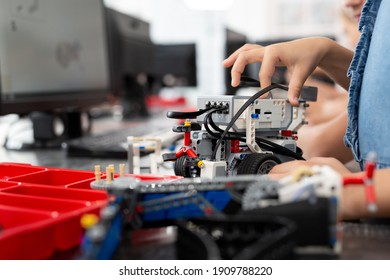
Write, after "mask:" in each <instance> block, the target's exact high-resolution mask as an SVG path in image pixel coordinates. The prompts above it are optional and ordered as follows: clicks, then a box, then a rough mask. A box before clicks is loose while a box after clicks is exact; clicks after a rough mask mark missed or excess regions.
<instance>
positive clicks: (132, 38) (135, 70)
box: [106, 8, 155, 117]
mask: <svg viewBox="0 0 390 280" xmlns="http://www.w3.org/2000/svg"><path fill="white" fill-rule="evenodd" d="M106 18H107V28H108V42H109V54H110V67H111V81H112V88H113V93H114V95H116V96H118V97H120V98H121V99H122V106H123V109H124V116H125V117H134V116H146V115H148V111H147V108H146V105H145V97H146V94H148V91H149V90H150V80H151V79H153V77H154V61H155V58H154V57H155V48H154V44H153V43H152V40H151V38H150V24H149V23H148V22H146V21H144V20H142V19H139V18H137V17H134V16H132V15H129V14H124V13H121V12H119V11H116V10H113V9H111V8H106Z"/></svg>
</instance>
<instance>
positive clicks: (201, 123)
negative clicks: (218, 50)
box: [163, 84, 317, 178]
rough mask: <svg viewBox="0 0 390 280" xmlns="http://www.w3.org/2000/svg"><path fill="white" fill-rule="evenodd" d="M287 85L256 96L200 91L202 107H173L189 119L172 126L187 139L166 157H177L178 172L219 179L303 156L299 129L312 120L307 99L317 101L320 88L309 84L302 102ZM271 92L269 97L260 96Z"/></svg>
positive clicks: (172, 115)
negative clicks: (186, 109)
mask: <svg viewBox="0 0 390 280" xmlns="http://www.w3.org/2000/svg"><path fill="white" fill-rule="evenodd" d="M271 89H272V90H273V91H272V92H269V91H270V90H271ZM287 89H288V88H287V87H286V86H283V85H279V84H272V85H271V86H269V87H267V88H265V89H263V90H261V91H259V92H258V93H257V94H255V95H253V96H251V97H245V96H201V97H198V108H199V111H197V112H190V113H188V112H172V111H171V112H168V114H167V117H168V118H177V119H185V122H184V124H183V125H178V126H175V127H174V128H173V131H174V132H178V133H183V134H184V144H183V146H182V147H181V148H180V149H179V150H178V151H177V152H175V153H167V154H164V155H163V160H164V161H175V167H174V169H175V174H176V175H178V176H183V177H202V178H215V177H219V176H235V175H245V174H267V173H268V172H269V171H270V170H271V169H272V167H274V166H275V165H277V164H280V163H282V162H286V161H289V160H292V159H303V158H302V152H301V150H300V149H299V147H297V144H296V140H297V130H298V129H299V128H300V127H301V126H302V125H304V124H306V123H307V122H306V121H305V110H306V108H307V107H308V106H309V105H308V104H307V101H316V98H317V88H313V87H305V88H304V89H303V90H302V92H301V96H300V99H299V105H298V107H293V106H292V105H291V104H290V103H289V102H288V100H287V92H286V90H287ZM266 92H269V95H268V98H267V99H260V98H259V97H260V96H261V95H262V94H264V93H266ZM195 118H196V122H192V121H191V119H195Z"/></svg>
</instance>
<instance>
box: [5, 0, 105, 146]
mask: <svg viewBox="0 0 390 280" xmlns="http://www.w3.org/2000/svg"><path fill="white" fill-rule="evenodd" d="M0 6H1V9H0V95H1V99H0V100H1V106H0V114H1V115H4V114H10V113H16V114H19V115H29V114H30V115H31V113H32V112H34V113H35V112H36V111H38V112H41V114H32V115H33V116H34V118H33V123H34V137H35V139H46V138H47V140H48V139H50V138H52V137H54V136H55V135H54V134H53V133H52V132H49V130H50V128H46V127H45V125H49V126H50V125H52V122H53V117H52V115H54V114H57V113H59V112H61V113H63V112H70V113H69V115H67V114H65V115H64V116H66V118H67V119H66V120H64V125H65V126H66V127H65V132H66V133H68V134H67V136H70V137H73V136H79V135H77V134H80V133H81V131H80V129H81V127H80V126H81V124H79V123H78V122H81V120H78V118H79V116H80V112H81V111H82V110H85V109H86V108H90V107H91V106H94V105H97V104H101V103H102V102H104V101H106V100H107V96H108V94H109V93H110V91H111V89H110V75H109V73H110V71H109V59H108V51H107V38H106V23H105V16H104V9H103V1H102V0H83V1H79V0H50V1H38V0H36V1H21V0H15V1H8V0H0ZM43 112H45V113H43ZM42 114H44V115H42ZM76 127H78V128H79V129H75V128H76ZM42 133H43V134H42ZM75 134H76V135H75Z"/></svg>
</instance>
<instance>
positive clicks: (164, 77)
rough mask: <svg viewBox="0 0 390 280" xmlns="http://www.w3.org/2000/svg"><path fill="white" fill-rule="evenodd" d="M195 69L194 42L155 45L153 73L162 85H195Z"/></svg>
mask: <svg viewBox="0 0 390 280" xmlns="http://www.w3.org/2000/svg"><path fill="white" fill-rule="evenodd" d="M196 71H197V67H196V45H195V43H189V44H159V45H156V46H155V75H156V79H157V81H158V82H159V83H160V85H161V86H162V87H195V86H197V75H196Z"/></svg>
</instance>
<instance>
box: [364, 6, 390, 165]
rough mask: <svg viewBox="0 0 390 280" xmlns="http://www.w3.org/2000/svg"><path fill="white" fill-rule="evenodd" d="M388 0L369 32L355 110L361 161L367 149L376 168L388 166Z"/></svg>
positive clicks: (389, 97)
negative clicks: (375, 161)
mask: <svg viewBox="0 0 390 280" xmlns="http://www.w3.org/2000/svg"><path fill="white" fill-rule="evenodd" d="M388 11H390V0H382V1H381V4H380V7H379V10H378V14H377V17H376V21H375V26H374V29H373V32H372V37H371V43H370V48H369V52H368V56H367V61H366V66H365V70H364V75H363V79H362V83H361V90H360V102H359V111H358V139H359V150H360V156H361V158H362V162H364V161H365V160H366V159H367V157H368V154H369V153H370V152H375V153H376V156H377V166H378V167H379V168H385V167H390V114H389V111H390V110H389V109H390V81H389V77H390V56H389V54H390V36H389V30H390V17H389V14H388Z"/></svg>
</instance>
